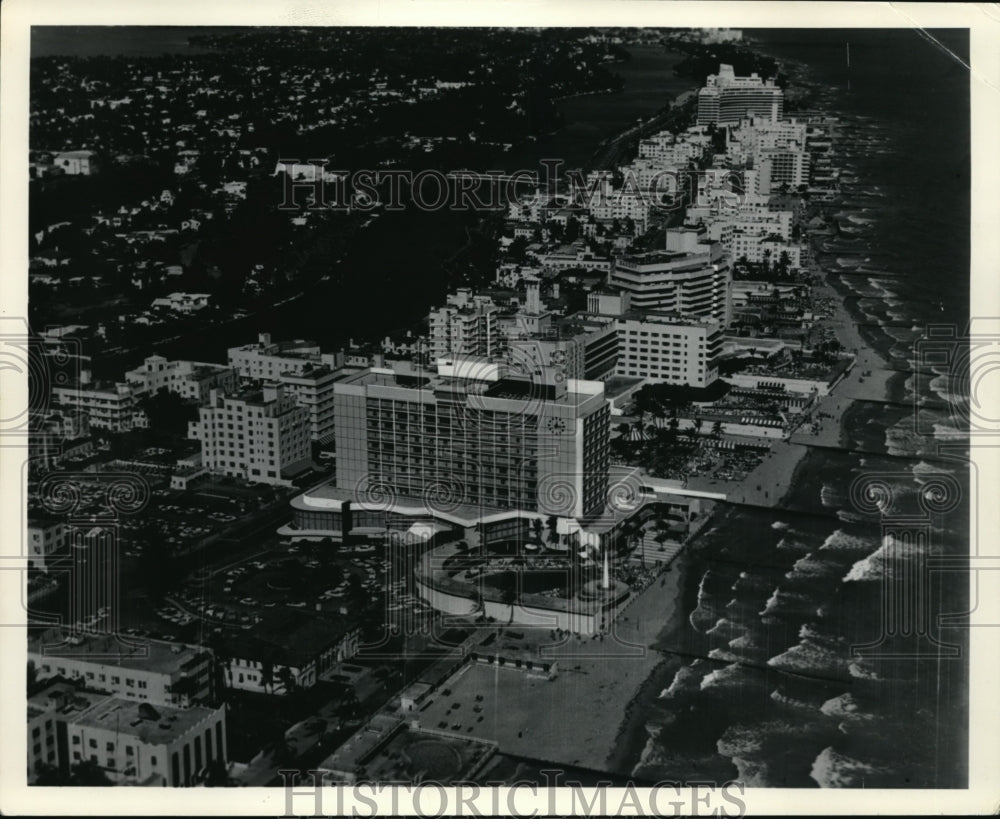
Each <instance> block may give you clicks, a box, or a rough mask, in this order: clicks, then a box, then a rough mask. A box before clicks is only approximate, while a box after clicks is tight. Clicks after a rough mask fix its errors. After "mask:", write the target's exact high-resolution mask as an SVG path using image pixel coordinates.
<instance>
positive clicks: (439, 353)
mask: <svg viewBox="0 0 1000 819" xmlns="http://www.w3.org/2000/svg"><path fill="white" fill-rule="evenodd" d="M498 318H499V310H498V309H497V306H496V305H495V304H494V303H493V300H492V299H491V298H489V297H488V296H475V295H473V294H472V291H471V290H468V289H461V290H458V291H457V293H455V294H452V295H449V296H448V302H447V304H445V306H444V307H439V308H437V309H435V310H431V312H430V315H429V316H428V325H429V333H428V335H429V343H430V350H429V352H430V360H431V361H435V360H437V359H438V358H446V357H448V356H469V355H473V356H478V355H482V356H492V355H494V354H496V353H497V352H498V351H499V349H500V340H501V334H500V324H499V320H498Z"/></svg>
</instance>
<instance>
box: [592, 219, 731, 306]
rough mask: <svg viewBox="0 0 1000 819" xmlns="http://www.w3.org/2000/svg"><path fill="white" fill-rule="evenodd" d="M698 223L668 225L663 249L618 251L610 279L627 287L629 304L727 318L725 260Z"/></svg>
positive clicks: (719, 248) (727, 284)
mask: <svg viewBox="0 0 1000 819" xmlns="http://www.w3.org/2000/svg"><path fill="white" fill-rule="evenodd" d="M705 239H706V235H705V230H704V229H703V228H688V227H682V228H671V229H669V230H667V243H666V244H667V247H666V250H658V251H651V252H648V253H639V254H632V255H627V256H621V257H619V258H617V259H616V260H615V265H614V269H613V270H612V271H611V276H610V281H609V284H611V285H612V286H615V287H618V288H620V289H621V290H624V291H627V292H628V294H629V302H630V304H631V306H632V308H634V309H637V310H656V311H660V312H668V313H677V314H679V315H682V316H704V317H711V318H714V319H716V320H717V321H719V323H720V324H721V325H722V326H726V325H727V324H728V323H729V317H730V308H729V282H730V278H731V276H730V270H729V262H728V261H727V260H726V258H725V254H724V252H723V248H722V245H721V244H719V243H718V242H710V241H706V240H705Z"/></svg>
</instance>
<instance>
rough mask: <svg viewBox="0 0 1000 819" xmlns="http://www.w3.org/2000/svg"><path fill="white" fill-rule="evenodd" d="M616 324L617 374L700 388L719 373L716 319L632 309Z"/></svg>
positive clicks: (714, 378)
mask: <svg viewBox="0 0 1000 819" xmlns="http://www.w3.org/2000/svg"><path fill="white" fill-rule="evenodd" d="M616 325H617V330H618V345H619V348H618V369H617V374H618V375H621V376H629V377H632V378H643V379H645V380H647V381H649V382H651V383H659V384H677V385H685V386H690V387H699V388H704V387H707V386H709V385H710V384H712V383H713V382H714V381H715V380H716V379H717V378H718V377H719V371H718V358H719V355H720V353H721V352H722V328H721V326H720V325H719V322H718V321H716V320H715V319H711V318H706V319H698V320H691V319H682V318H680V317H678V316H676V315H669V314H665V313H636V312H633V313H629V314H626V315H624V316H621V317H620V318H618V319H617V321H616Z"/></svg>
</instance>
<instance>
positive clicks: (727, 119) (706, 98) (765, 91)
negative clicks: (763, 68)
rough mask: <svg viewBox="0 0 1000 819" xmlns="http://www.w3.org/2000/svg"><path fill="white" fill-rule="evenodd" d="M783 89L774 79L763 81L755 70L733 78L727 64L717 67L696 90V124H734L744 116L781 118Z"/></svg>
mask: <svg viewBox="0 0 1000 819" xmlns="http://www.w3.org/2000/svg"><path fill="white" fill-rule="evenodd" d="M784 99H785V92H784V91H782V90H781V89H780V88H779V87H778V86H777V85H776V84H775V82H774V80H764V79H762V78H761V77H760V76H758V75H757V74H756V73H753V74H751V75H750V76H749V77H737V76H736V72H735V71H734V70H733V67H732V66H731V65H726V64H724V63H723V64H722V65H720V66H719V73H718V74H710V75H709V76H708V79H707V80H706V81H705V87H704V88H702V89H701V90H700V91H699V92H698V125H710V124H712V123H715V124H716V125H735V124H737V123H739V122H740V121H741V120H743V119H745V118H746V117H751V116H752V117H759V118H761V119H764V120H770V121H771V122H777V121H778V120H779V119H781V116H782V113H783V109H784Z"/></svg>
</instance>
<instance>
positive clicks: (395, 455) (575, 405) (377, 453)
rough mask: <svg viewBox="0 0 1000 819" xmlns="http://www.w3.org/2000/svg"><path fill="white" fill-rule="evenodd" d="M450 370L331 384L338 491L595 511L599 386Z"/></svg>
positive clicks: (603, 440)
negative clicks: (419, 378) (420, 377)
mask: <svg viewBox="0 0 1000 819" xmlns="http://www.w3.org/2000/svg"><path fill="white" fill-rule="evenodd" d="M458 370H459V368H458V367H456V368H454V370H450V371H448V372H449V374H447V375H444V376H440V375H439V376H438V377H436V378H432V379H426V380H424V381H423V382H422V383H406V384H404V383H401V381H400V380H399V379H397V377H396V376H395V374H394V373H392V372H391V371H377V372H376V371H368V372H366V373H364V374H362V375H361V376H359V377H357V378H355V379H352V380H345V381H342V382H340V383H338V384H337V385H336V388H335V389H336V391H337V486H338V488H340V489H342V490H346V491H353V492H355V493H356V494H357V495H358V497H359V498H362V499H364V497H365V496H366V495H369V494H378V493H379V492H382V491H387V492H389V494H390V495H398V496H405V497H410V498H414V497H416V498H425V499H427V500H428V502H429V505H431V506H434V505H438V506H440V505H441V504H442V503H444V502H445V501H442V500H441V499H442V498H446V499H447V503H448V504H451V503H453V504H454V505H455V506H456V507H457V506H459V505H461V506H478V507H489V508H491V509H523V510H527V511H537V512H540V513H543V514H549V515H557V516H568V517H572V516H583V515H585V514H587V513H588V512H590V511H592V510H595V509H599V508H603V504H604V500H605V493H606V489H607V470H608V436H609V418H610V410H609V407H608V404H607V402H606V401H605V399H604V390H603V385H601V384H599V383H596V382H590V381H576V380H567V379H565V378H563V379H561V380H560V379H557V378H553V379H552V383H547V382H545V381H544V380H542V379H544V377H545V376H544V374H543V375H542V376H540V377H539V379H538V380H534V381H533V380H532V379H530V378H527V377H519V378H514V377H509V376H506V375H504V373H503V370H502V368H499V367H495V368H494V369H493V371H492V372H491V373H488V372H487V368H479V370H478V371H477V372H475V373H470V374H469V375H470V376H477V377H461V374H460V373H458V372H457V371H458ZM442 371H444V370H442ZM373 486H374V487H375V488H374V489H373V488H372V487H373Z"/></svg>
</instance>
